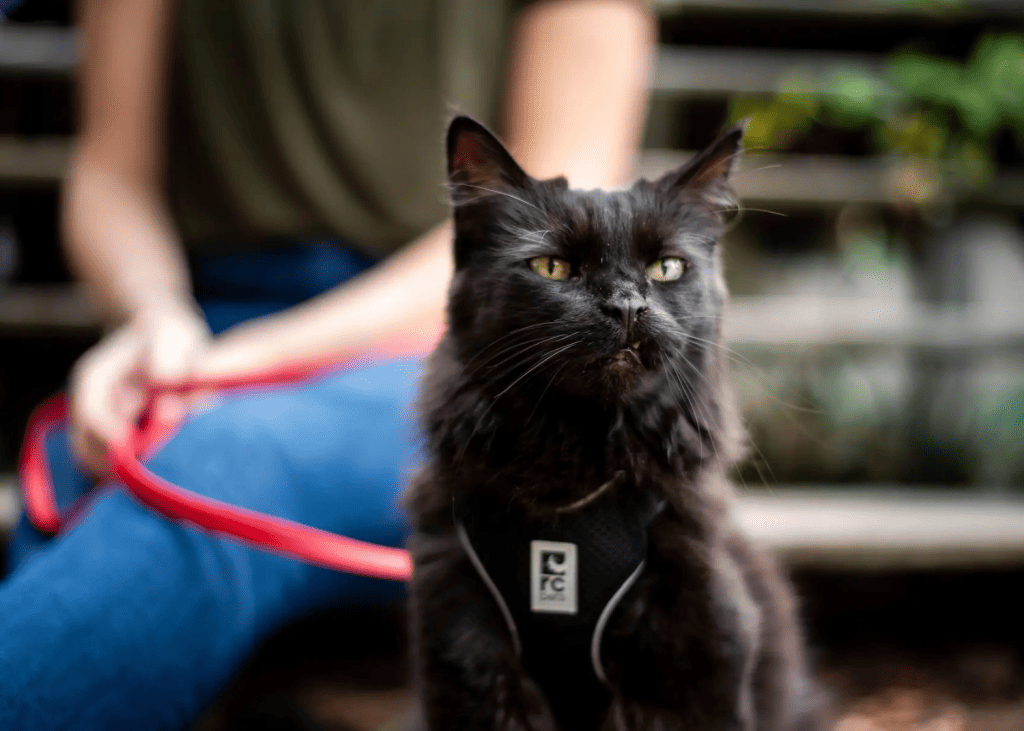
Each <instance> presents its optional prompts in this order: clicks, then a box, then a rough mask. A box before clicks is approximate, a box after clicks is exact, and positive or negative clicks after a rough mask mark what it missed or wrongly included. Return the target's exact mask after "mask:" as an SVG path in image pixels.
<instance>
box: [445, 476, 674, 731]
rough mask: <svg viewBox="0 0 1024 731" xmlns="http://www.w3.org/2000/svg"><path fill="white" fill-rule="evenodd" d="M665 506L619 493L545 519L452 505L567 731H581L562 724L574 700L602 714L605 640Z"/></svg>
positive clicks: (460, 502)
mask: <svg viewBox="0 0 1024 731" xmlns="http://www.w3.org/2000/svg"><path fill="white" fill-rule="evenodd" d="M663 507H664V501H663V500H660V499H658V498H657V497H655V496H654V495H653V494H652V493H650V492H647V491H641V490H636V489H627V488H625V487H623V486H615V487H613V488H612V489H609V490H606V491H602V494H601V495H599V496H598V497H596V498H595V499H594V500H588V501H585V502H583V503H582V504H581V507H580V508H579V509H578V510H576V511H574V512H572V513H564V512H563V513H557V512H556V513H554V514H553V515H551V516H550V517H547V518H545V519H538V518H535V517H533V516H529V515H527V514H526V513H525V512H524V511H523V510H521V509H519V508H517V507H515V506H512V505H509V502H508V500H507V499H505V500H499V499H497V498H495V497H489V496H478V495H469V496H459V497H457V498H456V499H455V501H454V503H453V512H454V517H455V530H456V534H457V536H458V539H459V542H460V544H461V545H462V548H463V550H465V552H466V555H467V557H468V558H469V560H470V562H471V563H472V564H473V567H474V568H475V569H476V571H477V573H478V574H479V575H480V578H481V580H482V581H483V582H484V585H485V586H487V589H488V591H489V592H490V593H491V595H492V596H493V597H494V601H495V603H496V604H497V606H498V609H499V611H500V612H501V615H502V617H503V618H504V620H505V623H506V624H507V626H508V629H509V634H510V636H511V639H512V644H513V646H514V648H515V651H516V654H517V655H518V656H519V657H520V659H521V661H522V663H523V667H524V669H525V670H526V671H527V673H529V674H530V676H531V677H532V678H533V679H534V680H535V681H536V682H537V683H538V685H539V686H540V687H541V690H542V691H543V692H544V694H545V697H546V698H547V699H548V702H549V704H550V705H551V706H552V710H553V711H554V713H555V715H556V718H559V721H560V722H562V723H563V726H564V727H575V726H576V724H575V723H568V724H567V725H566V720H567V717H568V716H569V715H571V714H578V713H579V707H578V705H577V706H576V707H575V710H573V706H572V702H571V700H570V699H571V698H573V697H579V696H581V695H586V696H589V697H591V698H592V704H591V707H592V708H595V709H599V708H600V703H598V702H596V701H597V700H598V699H599V698H601V697H602V696H603V697H604V698H605V699H606V700H608V699H610V697H611V696H610V692H609V691H611V690H613V685H612V683H611V681H610V680H609V678H608V674H607V672H606V670H605V667H604V664H603V662H602V658H601V644H602V640H603V637H604V633H605V630H606V628H607V627H608V624H609V621H610V619H611V617H612V616H613V614H614V612H615V609H616V608H617V607H618V606H619V604H620V603H621V601H622V599H623V598H624V597H625V596H626V594H627V593H628V591H629V589H630V588H631V587H632V586H633V585H634V584H635V583H636V581H637V580H638V579H639V578H640V576H641V575H642V574H643V571H644V567H645V565H646V564H645V559H646V555H647V532H648V527H649V526H650V524H651V522H652V521H653V520H654V518H655V517H656V516H657V515H658V513H659V512H660V511H661V510H662V508H663ZM562 705H564V707H562V708H560V706H562ZM560 716H561V717H560ZM574 720H579V719H578V715H577V716H574Z"/></svg>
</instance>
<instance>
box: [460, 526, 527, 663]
mask: <svg viewBox="0 0 1024 731" xmlns="http://www.w3.org/2000/svg"><path fill="white" fill-rule="evenodd" d="M455 532H456V534H457V535H458V536H459V543H461V544H462V549H463V550H464V551H465V552H466V555H467V556H469V561H470V563H472V564H473V568H475V569H476V572H477V573H478V574H480V578H481V579H483V582H484V584H485V585H486V586H487V590H488V591H490V592H491V596H493V597H494V601H495V602H496V603H497V605H498V609H500V610H501V616H502V617H504V618H505V624H507V625H508V631H509V634H511V635H512V646H513V647H514V648H515V649H516V655H517V656H520V655H522V654H523V645H522V643H521V642H520V641H519V630H518V629H516V621H515V620H514V619H512V613H511V612H510V611H509V610H508V604H506V603H505V597H503V596H502V595H501V592H500V591H498V587H497V586H495V585H494V581H493V580H492V579H491V575H490V574H488V573H487V569H486V568H485V567H484V565H483V564H482V563H481V562H480V557H479V556H477V555H476V551H475V550H473V544H472V543H471V542H470V540H469V536H467V535H466V529H465V528H463V527H462V523H459V522H456V523H455Z"/></svg>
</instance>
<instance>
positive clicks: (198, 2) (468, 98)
mask: <svg viewBox="0 0 1024 731" xmlns="http://www.w3.org/2000/svg"><path fill="white" fill-rule="evenodd" d="M513 5H514V3H513V2H511V0H180V2H179V9H178V27H177V35H176V39H175V44H176V48H175V65H174V72H173V79H172V85H171V88H172V93H171V104H170V118H169V128H168V134H169V141H170V150H169V166H168V167H169V169H168V180H167V186H168V197H169V200H170V203H171V208H172V211H173V215H174V218H175V221H176V223H177V225H178V227H179V230H180V232H181V235H182V237H183V239H184V241H185V244H186V246H187V247H188V248H190V249H191V250H193V251H206V252H210V251H226V250H236V251H237V250H242V251H244V250H253V249H258V248H262V247H266V246H273V245H275V242H282V241H287V240H294V239H295V238H297V237H307V236H321V235H326V236H333V237H337V238H339V239H341V240H344V241H346V242H348V243H350V244H351V245H353V246H355V247H357V248H359V249H361V250H363V251H365V252H366V253H369V254H372V255H377V256H383V255H386V254H388V253H390V252H392V251H394V250H395V249H397V248H398V247H400V246H401V245H403V244H405V243H407V242H408V241H410V240H411V239H413V238H415V237H416V236H417V235H419V234H421V233H423V232H424V231H426V230H427V229H429V228H430V227H431V226H433V225H435V224H437V223H438V222H439V221H441V220H442V219H443V217H444V215H445V212H446V205H447V204H446V192H445V189H444V186H443V183H444V173H443V171H444V166H443V161H444V153H443V137H444V129H445V126H446V124H447V121H448V120H449V119H450V118H451V116H452V115H453V114H454V113H455V112H456V111H458V112H464V113H467V114H471V115H473V116H475V117H477V118H478V119H480V120H482V121H484V122H486V123H493V120H494V119H495V116H496V111H497V108H498V105H499V97H500V93H501V89H502V87H503V81H504V79H503V77H504V73H505V65H506V55H507V51H508V38H509V34H510V29H511V23H512V21H513V16H514V14H515V8H514V7H513Z"/></svg>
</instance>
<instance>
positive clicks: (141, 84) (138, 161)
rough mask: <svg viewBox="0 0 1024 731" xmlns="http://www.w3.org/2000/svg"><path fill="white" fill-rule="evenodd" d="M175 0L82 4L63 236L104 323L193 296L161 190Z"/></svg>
mask: <svg viewBox="0 0 1024 731" xmlns="http://www.w3.org/2000/svg"><path fill="white" fill-rule="evenodd" d="M171 6H172V2H170V1H169V0H84V1H83V2H80V3H79V4H78V10H79V12H78V22H79V27H80V29H81V34H82V44H83V54H82V65H81V68H80V69H79V96H80V100H81V101H80V129H79V135H78V144H77V147H76V149H75V153H74V156H73V159H72V164H71V166H70V170H69V175H68V179H67V182H66V185H65V188H64V199H63V214H64V215H63V218H62V222H63V233H64V243H65V250H66V253H67V255H68V259H69V261H70V263H71V265H72V267H73V268H74V270H75V273H76V274H77V275H78V276H79V277H80V278H81V279H83V280H84V281H85V282H86V284H87V285H88V286H89V288H90V290H91V292H92V294H93V295H94V296H95V297H96V299H97V300H98V302H99V304H100V306H101V308H102V311H103V314H104V316H105V319H106V320H107V321H108V322H115V323H119V322H123V321H124V320H127V319H129V318H131V317H132V316H134V315H135V314H136V313H137V312H139V311H140V310H144V309H147V308H149V307H153V306H157V305H160V304H163V303H166V302H174V303H178V302H180V301H182V300H184V301H188V299H189V298H190V293H189V277H188V270H187V269H186V266H185V261H184V257H183V256H182V252H181V246H180V245H179V243H178V241H177V238H176V236H175V234H174V231H173V228H172V227H171V224H170V220H169V217H168V215H167V211H166V209H165V206H164V202H163V191H162V189H161V180H162V177H163V166H164V149H163V148H164V110H165V106H166V101H165V95H166V94H165V89H166V78H165V77H166V75H167V66H168V64H167V60H166V58H167V54H168V45H169V40H170V39H169V31H170V28H169V26H170V23H171V21H172V7H171Z"/></svg>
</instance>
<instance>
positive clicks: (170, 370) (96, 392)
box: [70, 302, 210, 476]
mask: <svg viewBox="0 0 1024 731" xmlns="http://www.w3.org/2000/svg"><path fill="white" fill-rule="evenodd" d="M209 342H210V331H209V329H208V328H207V326H206V323H205V321H204V320H203V318H202V315H201V314H200V313H199V311H198V310H197V309H196V308H195V307H194V306H190V304H188V303H178V302H175V303H173V304H169V305H164V306H160V307H154V308H152V309H150V310H147V311H144V312H140V313H139V314H137V315H136V316H135V317H133V318H132V319H131V320H129V321H128V322H127V323H126V324H124V325H122V326H121V327H120V328H118V329H117V330H115V331H113V332H112V333H110V334H109V335H108V336H107V337H105V338H104V339H103V340H101V341H100V342H99V343H98V344H96V345H95V346H94V347H93V348H92V349H90V350H89V351H88V352H86V353H85V354H84V355H83V356H82V357H81V358H80V359H79V360H78V362H77V363H76V364H75V367H74V369H73V370H72V373H71V383H70V393H71V445H72V449H73V450H74V453H75V456H76V457H77V458H78V460H79V463H80V464H81V465H82V466H84V467H85V468H86V469H88V470H89V471H90V472H91V473H93V474H94V475H96V476H103V475H105V474H106V473H107V471H108V470H109V468H110V465H109V461H108V454H107V448H108V445H109V444H110V442H111V441H113V440H120V439H123V438H124V437H125V435H126V434H127V432H128V429H129V428H130V427H131V426H132V425H133V424H134V423H135V421H136V420H137V419H138V418H139V415H140V412H141V411H142V409H143V407H144V406H145V397H146V388H147V386H148V385H149V384H150V383H152V382H154V381H175V380H178V379H181V378H183V377H185V376H187V375H189V374H190V373H191V372H192V370H193V367H194V364H195V363H196V361H197V359H198V358H199V357H200V355H201V353H202V352H203V351H205V350H206V349H207V347H208V344H209ZM157 408H158V409H159V411H160V413H158V414H156V416H157V417H158V418H164V419H167V418H172V416H174V414H171V413H170V412H172V411H174V412H178V413H179V414H180V412H181V410H182V408H183V406H182V404H181V402H180V401H179V400H177V399H174V398H169V397H165V398H161V399H160V401H159V403H158V405H157Z"/></svg>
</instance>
